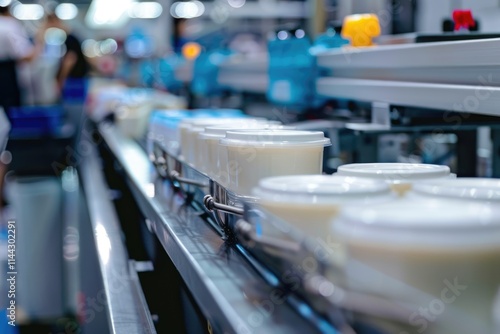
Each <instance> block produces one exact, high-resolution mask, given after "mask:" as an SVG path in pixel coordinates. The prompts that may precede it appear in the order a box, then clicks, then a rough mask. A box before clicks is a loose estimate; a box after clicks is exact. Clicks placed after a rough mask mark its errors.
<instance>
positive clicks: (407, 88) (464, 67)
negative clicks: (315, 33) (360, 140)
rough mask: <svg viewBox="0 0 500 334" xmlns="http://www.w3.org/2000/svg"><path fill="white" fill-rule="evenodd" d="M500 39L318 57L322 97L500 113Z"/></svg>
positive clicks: (337, 52)
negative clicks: (325, 74)
mask: <svg viewBox="0 0 500 334" xmlns="http://www.w3.org/2000/svg"><path fill="white" fill-rule="evenodd" d="M499 52H500V39H498V38H495V39H483V40H469V41H453V42H437V43H417V44H401V45H383V46H375V47H370V48H343V49H339V50H335V51H327V52H324V53H321V54H319V55H318V65H319V66H321V67H324V68H328V69H329V70H330V76H328V77H323V78H318V80H317V82H316V89H317V92H318V94H320V95H322V96H326V97H331V98H344V99H354V100H359V101H368V102H372V101H377V102H384V103H388V104H395V105H402V106H407V107H420V108H430V109H438V110H444V111H455V112H464V113H475V114H485V115H500V111H499V110H498V108H497V106H498V101H499V99H500V69H499V66H498V65H499V64H500V61H499V59H498V54H499Z"/></svg>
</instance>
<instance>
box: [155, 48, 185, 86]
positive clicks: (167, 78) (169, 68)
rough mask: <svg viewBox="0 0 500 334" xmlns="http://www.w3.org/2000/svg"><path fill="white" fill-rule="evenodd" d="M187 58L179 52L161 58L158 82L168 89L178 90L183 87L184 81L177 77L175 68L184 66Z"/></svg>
mask: <svg viewBox="0 0 500 334" xmlns="http://www.w3.org/2000/svg"><path fill="white" fill-rule="evenodd" d="M184 63H185V59H184V58H183V57H181V56H180V55H177V54H171V55H169V56H167V57H164V58H160V59H159V61H158V77H157V80H158V84H159V86H160V87H163V88H165V89H167V90H176V89H179V88H181V87H182V82H181V81H179V80H177V79H176V78H175V69H176V68H177V67H179V66H182V65H183V64H184Z"/></svg>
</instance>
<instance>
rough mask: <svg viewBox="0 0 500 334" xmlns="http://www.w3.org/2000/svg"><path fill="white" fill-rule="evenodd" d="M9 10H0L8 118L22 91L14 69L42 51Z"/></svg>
mask: <svg viewBox="0 0 500 334" xmlns="http://www.w3.org/2000/svg"><path fill="white" fill-rule="evenodd" d="M9 9H10V8H9V6H0V107H1V108H3V109H4V111H5V112H6V113H7V115H8V111H9V109H10V108H12V107H19V106H20V105H21V101H22V90H21V87H20V85H19V80H18V72H17V66H18V65H19V63H21V62H28V61H32V60H34V59H35V58H36V57H37V56H38V54H39V53H40V52H41V51H42V49H43V45H44V44H43V40H42V38H41V35H40V36H37V38H36V39H35V44H33V43H31V41H30V39H29V38H28V35H27V34H26V31H25V30H24V27H23V26H22V24H21V23H20V22H19V21H18V20H17V19H15V18H14V17H12V16H11V15H10V10H9ZM6 171H7V166H6V165H5V164H4V163H2V161H0V209H2V207H3V206H4V200H3V181H4V177H5V173H6Z"/></svg>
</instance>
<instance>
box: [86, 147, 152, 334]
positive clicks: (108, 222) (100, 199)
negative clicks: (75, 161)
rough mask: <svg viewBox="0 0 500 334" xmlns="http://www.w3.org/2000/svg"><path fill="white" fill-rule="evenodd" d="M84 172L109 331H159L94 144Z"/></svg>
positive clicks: (126, 333) (139, 333)
mask: <svg viewBox="0 0 500 334" xmlns="http://www.w3.org/2000/svg"><path fill="white" fill-rule="evenodd" d="M81 175H82V180H83V182H82V184H83V189H84V191H85V195H86V198H87V203H88V208H89V215H90V220H91V223H92V232H93V235H94V241H95V246H96V247H97V257H98V262H99V266H100V273H101V275H102V280H103V285H104V291H105V294H106V311H107V316H108V322H109V330H110V333H116V334H135V333H137V334H153V333H156V330H155V328H154V325H153V322H152V319H151V314H150V313H149V310H148V308H147V305H145V303H144V295H143V292H142V289H141V288H140V284H139V283H138V281H137V273H135V272H134V270H135V268H134V267H133V266H132V265H131V264H129V260H128V255H127V251H126V249H125V246H124V244H123V241H122V240H121V230H120V224H119V222H118V217H117V216H116V213H115V211H114V207H113V204H112V203H111V201H110V200H109V193H108V189H107V187H106V181H105V180H104V176H103V174H102V171H101V166H100V163H99V158H98V156H97V152H96V151H95V148H93V147H92V148H91V152H90V153H89V154H88V155H87V156H86V157H85V159H84V160H82V165H81ZM117 282H119V283H120V288H119V289H118V288H116V284H117Z"/></svg>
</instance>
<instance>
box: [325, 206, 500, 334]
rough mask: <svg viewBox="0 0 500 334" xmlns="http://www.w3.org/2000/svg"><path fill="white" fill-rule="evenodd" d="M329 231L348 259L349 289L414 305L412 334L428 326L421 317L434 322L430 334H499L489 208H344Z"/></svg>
mask: <svg viewBox="0 0 500 334" xmlns="http://www.w3.org/2000/svg"><path fill="white" fill-rule="evenodd" d="M332 228H333V233H335V235H336V236H337V237H339V238H340V242H341V243H342V244H343V245H344V247H345V250H346V253H347V256H348V257H347V258H348V260H347V262H346V264H345V275H346V279H345V282H346V284H347V285H348V288H349V289H351V290H357V291H363V292H368V293H371V294H378V295H381V296H383V297H385V298H387V299H390V300H397V301H401V302H406V303H409V304H410V305H413V307H414V309H415V314H414V315H415V316H414V317H413V318H412V319H413V320H412V319H409V322H408V324H409V326H410V327H412V326H415V327H412V328H410V329H411V330H412V331H414V332H418V329H419V328H420V327H419V326H420V325H419V324H421V323H422V322H421V321H417V320H418V319H423V320H422V321H424V320H425V321H427V322H426V323H428V324H429V325H430V324H431V320H430V319H425V318H422V312H420V311H419V310H424V311H425V312H427V313H428V312H431V313H429V314H431V316H432V319H434V320H436V319H437V322H438V326H437V328H439V330H431V329H429V330H430V332H432V333H440V334H442V333H447V334H448V333H472V332H477V333H498V332H497V331H495V330H494V320H493V313H492V312H493V304H494V300H495V297H496V295H497V293H498V289H499V287H500V242H499V240H500V217H499V216H498V215H497V214H495V212H494V211H493V210H492V207H491V206H488V205H482V204H478V203H458V202H450V201H438V200H428V199H417V198H412V199H411V200H410V199H408V198H406V199H402V200H401V201H397V202H395V203H390V204H381V205H377V206H371V207H367V208H362V207H358V208H354V207H352V208H347V209H345V210H344V211H343V213H342V214H341V216H340V217H339V219H337V221H336V222H335V224H334V225H333V227H332ZM429 310H430V311H429ZM419 312H420V313H419ZM441 316H446V318H444V319H447V320H446V321H445V320H444V319H439V318H440V317H441ZM450 317H452V320H451V321H450ZM440 320H443V321H442V323H439V322H440ZM459 323H460V324H461V325H460V326H459V328H456V327H453V326H455V325H457V324H459ZM463 325H467V326H470V327H471V328H473V329H474V330H473V331H470V330H468V329H465V328H463V327H462V326H463ZM406 331H408V329H406Z"/></svg>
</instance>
